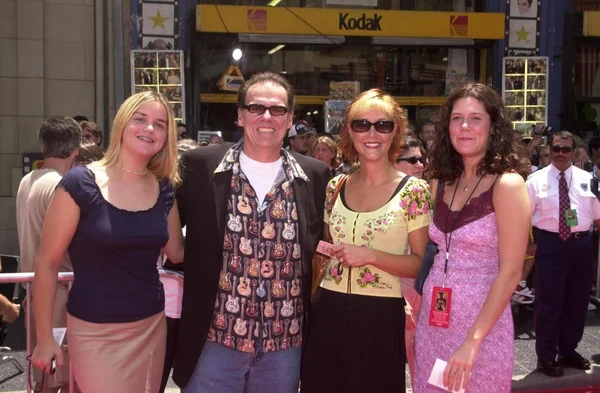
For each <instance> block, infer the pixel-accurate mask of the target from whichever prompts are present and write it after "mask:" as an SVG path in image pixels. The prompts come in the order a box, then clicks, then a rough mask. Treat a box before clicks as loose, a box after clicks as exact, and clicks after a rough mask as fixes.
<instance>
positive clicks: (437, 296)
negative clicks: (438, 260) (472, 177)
mask: <svg viewBox="0 0 600 393" xmlns="http://www.w3.org/2000/svg"><path fill="white" fill-rule="evenodd" d="M481 179H483V176H481V177H480V178H479V180H478V181H477V184H475V187H473V190H472V191H471V194H469V197H468V198H467V199H466V200H465V203H464V204H463V206H462V208H461V209H460V210H459V211H458V214H457V215H456V219H455V220H454V222H453V223H452V229H451V230H450V231H449V232H448V233H445V234H444V240H445V243H446V261H445V263H444V280H443V281H442V286H441V287H440V286H435V287H433V293H432V295H431V310H430V311H429V325H431V326H436V327H441V328H448V327H449V326H450V308H451V307H450V306H451V302H452V288H446V276H447V274H448V260H449V259H450V245H451V243H452V234H453V233H454V229H455V228H456V224H457V223H458V222H459V219H460V215H461V214H462V212H463V210H464V209H465V206H466V205H467V203H468V202H469V200H471V197H472V196H473V193H474V192H475V190H476V189H477V187H478V186H479V183H481ZM459 180H460V179H459ZM457 189H458V180H457V181H456V187H455V188H454V193H453V194H452V199H451V200H450V205H449V206H448V214H447V215H446V224H445V228H448V217H449V216H450V213H451V211H452V210H451V209H452V204H453V203H454V198H455V197H456V190H457Z"/></svg>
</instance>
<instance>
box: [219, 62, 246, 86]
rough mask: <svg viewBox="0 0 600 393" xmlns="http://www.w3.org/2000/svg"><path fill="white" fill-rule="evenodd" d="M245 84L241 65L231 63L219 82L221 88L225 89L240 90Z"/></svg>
mask: <svg viewBox="0 0 600 393" xmlns="http://www.w3.org/2000/svg"><path fill="white" fill-rule="evenodd" d="M243 84H244V75H243V74H242V71H241V70H240V67H238V66H235V65H230V66H229V68H227V71H225V73H224V74H223V75H222V76H221V78H220V79H219V81H218V82H217V86H219V89H221V90H225V91H238V90H240V88H241V87H242V85H243Z"/></svg>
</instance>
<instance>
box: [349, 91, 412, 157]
mask: <svg viewBox="0 0 600 393" xmlns="http://www.w3.org/2000/svg"><path fill="white" fill-rule="evenodd" d="M377 110H378V111H381V112H383V113H384V114H385V115H386V117H387V118H389V119H390V120H391V121H393V122H394V124H395V125H396V129H395V131H394V136H393V138H392V145H391V146H390V150H389V151H388V158H389V160H390V162H391V163H393V162H394V161H396V158H397V157H398V156H399V155H400V154H401V153H402V147H403V143H402V139H403V138H404V135H405V134H406V124H407V120H406V114H405V113H404V111H403V110H402V108H401V107H400V105H398V103H397V102H396V100H394V98H393V97H392V96H390V95H389V94H386V93H385V92H384V91H383V90H381V89H371V90H367V91H365V92H362V93H361V94H360V95H358V96H357V97H356V98H354V100H352V102H351V103H350V105H349V106H348V108H346V112H345V116H344V118H345V120H344V125H343V127H342V130H341V131H340V140H339V142H338V147H339V148H340V150H341V151H342V154H343V155H344V156H345V157H346V158H347V159H348V161H350V162H351V163H355V162H358V152H357V151H356V149H355V148H354V142H353V141H352V138H351V137H350V123H351V122H352V120H356V119H359V118H360V117H361V116H364V115H365V114H366V113H368V112H371V111H377Z"/></svg>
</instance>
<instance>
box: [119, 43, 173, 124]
mask: <svg viewBox="0 0 600 393" xmlns="http://www.w3.org/2000/svg"><path fill="white" fill-rule="evenodd" d="M183 61H184V57H183V52H182V51H156V50H133V51H131V84H132V86H131V92H132V93H139V92H141V91H148V90H152V91H156V92H159V93H161V94H163V95H164V96H165V97H166V98H167V100H168V101H169V103H170V104H171V107H172V108H173V114H174V115H175V121H181V122H184V123H185V101H184V99H183V97H185V91H184V86H185V83H184V69H183V64H182V63H183Z"/></svg>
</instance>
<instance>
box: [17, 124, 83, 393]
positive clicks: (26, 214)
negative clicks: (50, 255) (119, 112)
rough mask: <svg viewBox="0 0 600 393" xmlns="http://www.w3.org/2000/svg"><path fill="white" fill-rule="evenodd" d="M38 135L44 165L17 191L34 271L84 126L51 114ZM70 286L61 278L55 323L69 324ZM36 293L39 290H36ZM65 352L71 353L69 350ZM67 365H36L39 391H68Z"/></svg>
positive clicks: (26, 260) (26, 262)
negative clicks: (52, 369) (50, 370)
mask: <svg viewBox="0 0 600 393" xmlns="http://www.w3.org/2000/svg"><path fill="white" fill-rule="evenodd" d="M38 137H39V140H40V143H41V145H42V146H41V147H42V153H44V166H43V168H41V169H34V170H33V171H32V172H29V173H28V174H27V175H25V177H23V179H22V180H21V184H20V185H19V190H18V192H17V232H18V234H19V248H20V254H21V256H20V258H19V262H20V265H21V266H20V267H21V271H22V272H33V271H34V270H35V261H36V257H37V254H38V250H39V248H40V243H41V237H42V228H43V226H44V219H45V218H46V211H47V210H48V205H50V201H51V200H52V197H53V196H54V190H55V189H56V186H57V184H58V183H59V182H60V180H61V178H62V177H63V176H64V175H65V174H66V173H67V172H68V171H69V170H70V169H71V167H72V166H73V163H74V162H75V158H76V157H77V155H78V154H79V150H78V149H79V146H80V145H81V128H80V127H79V124H77V122H76V121H75V120H73V119H72V118H70V117H64V116H56V117H49V118H47V119H46V120H45V121H44V122H43V123H42V126H41V127H40V129H39V131H38ZM60 271H62V272H72V271H73V266H72V265H71V260H70V259H69V256H68V255H67V254H65V256H64V258H63V260H62V262H61V266H60ZM68 294H69V287H68V285H67V283H65V282H59V284H58V288H57V292H56V300H55V303H54V316H53V321H52V323H53V327H66V326H67V297H68ZM33 296H35V294H33ZM33 318H35V316H34V315H32V324H31V326H27V327H26V328H27V329H30V335H31V339H32V344H31V345H32V348H33V347H35V343H36V341H37V337H36V332H35V323H34V322H33ZM63 356H68V354H67V353H66V352H65V353H63ZM64 364H65V365H66V366H62V367H57V370H56V373H55V374H54V375H52V376H49V375H46V376H44V375H43V371H41V370H39V369H37V368H35V369H34V371H33V378H34V381H35V391H36V392H44V393H50V392H52V393H55V392H59V391H60V392H67V391H68V385H69V367H68V364H69V362H68V358H65V363H64Z"/></svg>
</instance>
